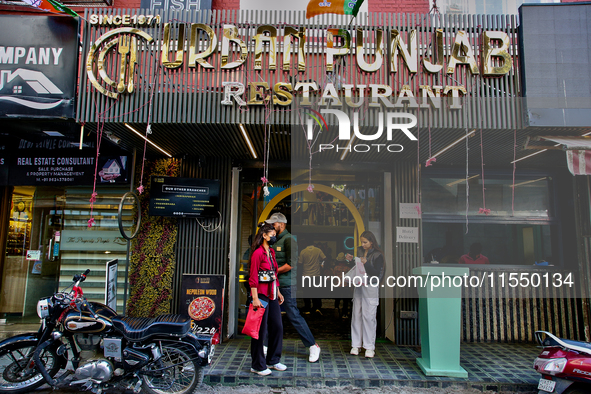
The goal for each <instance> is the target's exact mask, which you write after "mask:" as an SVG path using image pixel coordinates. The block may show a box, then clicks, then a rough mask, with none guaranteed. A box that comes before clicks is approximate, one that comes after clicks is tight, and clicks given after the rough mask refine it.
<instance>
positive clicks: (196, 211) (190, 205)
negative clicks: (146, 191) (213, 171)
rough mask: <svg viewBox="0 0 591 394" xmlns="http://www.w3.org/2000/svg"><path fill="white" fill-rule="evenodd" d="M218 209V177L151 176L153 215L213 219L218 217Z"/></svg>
mask: <svg viewBox="0 0 591 394" xmlns="http://www.w3.org/2000/svg"><path fill="white" fill-rule="evenodd" d="M219 209H220V181H219V180H218V179H196V178H175V177H165V176H152V179H151V186H150V215H152V216H167V217H195V218H212V217H217V216H218V212H219Z"/></svg>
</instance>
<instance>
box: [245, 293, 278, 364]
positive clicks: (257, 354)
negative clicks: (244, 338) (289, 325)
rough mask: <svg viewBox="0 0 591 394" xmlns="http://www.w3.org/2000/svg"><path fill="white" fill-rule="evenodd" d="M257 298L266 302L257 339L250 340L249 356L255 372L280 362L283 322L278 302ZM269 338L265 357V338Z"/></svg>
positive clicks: (261, 297) (263, 297)
mask: <svg viewBox="0 0 591 394" xmlns="http://www.w3.org/2000/svg"><path fill="white" fill-rule="evenodd" d="M259 298H260V299H261V300H264V301H268V302H269V304H268V305H267V308H265V314H264V315H263V320H262V321H261V328H260V329H259V339H254V338H252V339H251V340H250V356H251V357H252V368H253V369H255V370H257V371H263V370H265V369H267V365H275V364H277V363H278V362H279V361H280V360H281V351H282V349H283V322H282V321H281V307H280V306H279V300H278V299H275V300H272V301H270V300H269V299H268V298H267V297H266V296H264V295H259ZM267 334H268V337H269V344H268V349H267V357H266V358H265V353H264V352H263V343H264V341H265V337H266V336H267Z"/></svg>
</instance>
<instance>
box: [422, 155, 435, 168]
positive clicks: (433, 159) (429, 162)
mask: <svg viewBox="0 0 591 394" xmlns="http://www.w3.org/2000/svg"><path fill="white" fill-rule="evenodd" d="M436 161H437V158H436V157H432V158H430V159H428V160H427V162H426V163H425V167H430V166H432V165H433V164H431V163H435V162H436Z"/></svg>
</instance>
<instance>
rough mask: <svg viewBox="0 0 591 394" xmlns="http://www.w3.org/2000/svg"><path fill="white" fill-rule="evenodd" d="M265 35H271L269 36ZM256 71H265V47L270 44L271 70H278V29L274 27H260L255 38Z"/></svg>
mask: <svg viewBox="0 0 591 394" xmlns="http://www.w3.org/2000/svg"><path fill="white" fill-rule="evenodd" d="M265 33H269V35H268V36H266V35H265ZM254 41H255V45H254V69H255V70H262V69H263V46H264V44H265V42H267V43H269V70H276V69H277V29H276V28H274V27H273V26H268V25H265V26H259V27H258V28H257V34H256V36H254Z"/></svg>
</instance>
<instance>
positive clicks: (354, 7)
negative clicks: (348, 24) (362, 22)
mask: <svg viewBox="0 0 591 394" xmlns="http://www.w3.org/2000/svg"><path fill="white" fill-rule="evenodd" d="M363 1H364V0H330V1H329V0H310V2H309V3H308V7H307V8H306V19H309V18H312V17H314V16H316V15H322V14H339V15H353V16H357V14H358V13H359V8H360V7H361V4H363Z"/></svg>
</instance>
